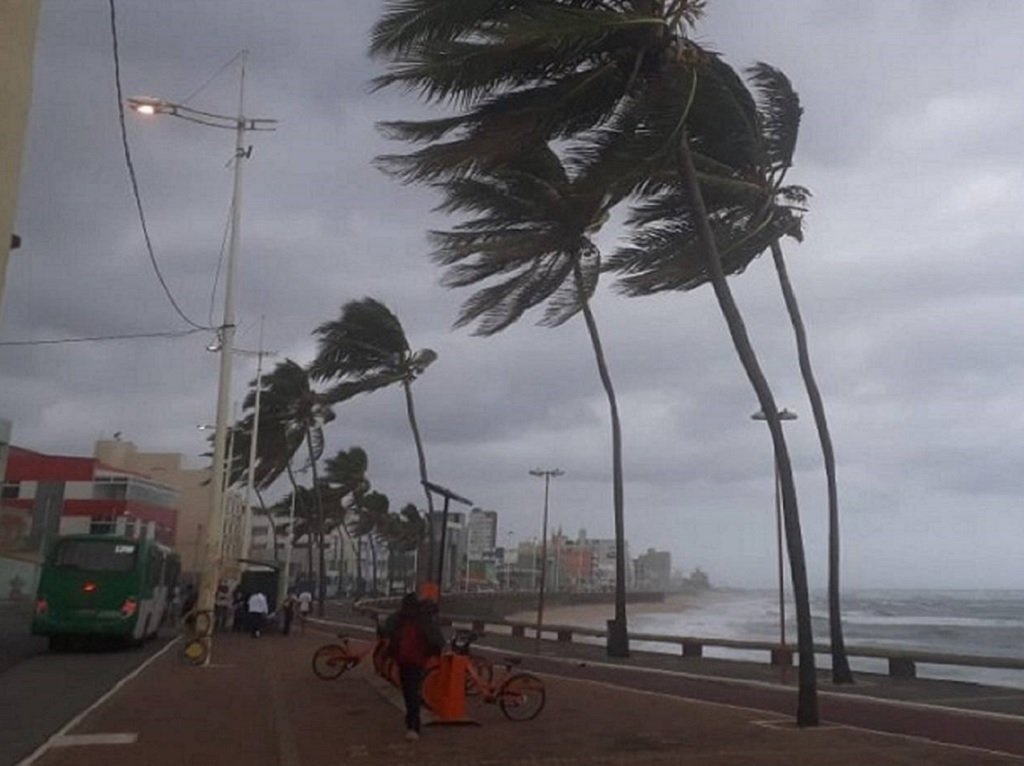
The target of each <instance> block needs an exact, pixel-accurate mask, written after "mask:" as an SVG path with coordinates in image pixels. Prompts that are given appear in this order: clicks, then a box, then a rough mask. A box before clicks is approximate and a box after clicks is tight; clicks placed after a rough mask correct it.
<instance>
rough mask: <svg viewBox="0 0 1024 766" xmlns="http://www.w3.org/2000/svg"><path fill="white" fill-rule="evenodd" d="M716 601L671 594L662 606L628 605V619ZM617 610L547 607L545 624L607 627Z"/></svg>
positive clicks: (519, 616)
mask: <svg viewBox="0 0 1024 766" xmlns="http://www.w3.org/2000/svg"><path fill="white" fill-rule="evenodd" d="M714 598H715V593H714V591H704V592H703V593H672V594H669V595H667V596H666V597H665V600H664V601H662V602H660V603H647V604H629V605H627V607H626V613H627V615H628V616H630V617H633V616H635V615H641V614H666V613H678V612H685V611H686V610H687V609H692V608H694V607H695V606H697V605H699V604H706V603H708V602H709V601H711V600H713V599H714ZM614 610H615V606H614V604H612V603H611V602H610V601H609V602H608V603H607V604H582V605H579V606H560V607H545V609H544V622H545V623H547V624H549V625H577V626H579V627H597V628H601V627H604V622H605V620H609V619H611V618H612V617H613V616H614ZM536 618H537V611H536V610H535V609H530V610H528V611H523V612H516V613H515V614H511V615H508V619H510V620H522V621H524V622H525V621H528V620H535V619H536Z"/></svg>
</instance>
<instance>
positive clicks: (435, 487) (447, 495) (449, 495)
mask: <svg viewBox="0 0 1024 766" xmlns="http://www.w3.org/2000/svg"><path fill="white" fill-rule="evenodd" d="M422 484H423V486H424V487H426V488H427V491H428V492H432V493H434V494H437V495H441V497H443V498H444V509H443V510H442V511H441V550H440V552H439V555H438V562H437V583H436V585H437V592H436V594H432V593H430V592H429V591H430V589H429V588H428V596H430V595H434V596H436V603H437V605H438V607H440V606H441V590H442V589H443V588H444V554H445V550H444V549H445V544H446V540H447V538H448V505H449V503H450V502H451V501H452V500H454V501H455V502H457V503H462V504H463V505H468V506H471V507H472V505H473V501H472V500H467V499H466V498H464V497H461V496H460V495H456V494H455V493H454V492H452V491H451V490H450V489H448V488H447V487H442V486H441V485H440V484H434V483H433V482H430V481H424V482H422ZM431 523H433V520H431ZM432 575H433V573H432V572H431V573H428V575H427V576H428V577H430V576H432Z"/></svg>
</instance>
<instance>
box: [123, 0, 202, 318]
mask: <svg viewBox="0 0 1024 766" xmlns="http://www.w3.org/2000/svg"><path fill="white" fill-rule="evenodd" d="M109 2H110V32H111V35H112V37H113V42H114V83H115V85H116V88H117V114H118V120H119V121H120V124H121V143H122V145H123V147H124V159H125V165H126V166H127V168H128V178H129V179H130V180H131V186H132V194H133V196H134V197H135V207H136V208H137V209H138V211H139V222H140V223H141V225H142V235H143V238H144V239H145V241H146V252H147V253H148V254H149V262H150V263H151V264H152V265H153V271H154V272H156V278H157V279H158V280H159V281H160V286H161V287H162V288H163V291H164V294H165V295H166V296H167V300H169V301H170V303H171V306H173V307H174V310H175V312H177V314H178V316H179V317H181V318H182V319H183V320H184V321H185V323H186V324H188V325H190V326H192V327H194V328H195V329H196V330H214V329H216V328H215V327H208V326H206V325H201V324H199V323H198V322H194V321H193V320H192V319H191V318H190V317H189V316H188V315H187V314H186V313H185V312H184V311H182V309H181V306H179V305H178V302H177V301H176V300H175V299H174V295H173V294H172V293H171V289H170V287H168V285H167V281H166V280H165V279H164V275H163V273H162V272H161V271H160V265H159V264H158V263H157V260H156V254H155V253H154V252H153V242H152V240H151V239H150V236H149V227H148V226H147V225H146V214H145V211H144V210H143V208H142V196H141V195H140V193H139V182H138V180H137V179H136V177H135V165H134V164H133V163H132V153H131V149H130V148H129V147H128V128H127V126H126V125H125V119H124V93H123V92H122V90H121V58H120V55H119V53H118V44H117V10H116V8H115V6H114V0H109Z"/></svg>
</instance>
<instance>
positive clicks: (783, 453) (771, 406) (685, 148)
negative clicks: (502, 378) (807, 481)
mask: <svg viewBox="0 0 1024 766" xmlns="http://www.w3.org/2000/svg"><path fill="white" fill-rule="evenodd" d="M679 172H680V176H681V177H682V179H683V182H684V183H685V184H686V191H687V195H688V196H689V198H690V204H691V205H692V207H693V211H694V219H695V223H696V224H697V236H698V238H699V239H700V243H701V246H702V250H703V251H704V258H705V261H706V265H707V270H708V275H709V276H710V278H711V285H712V287H713V288H714V291H715V298H716V299H717V300H718V305H719V308H720V309H721V310H722V315H723V316H724V318H725V322H726V324H727V325H728V327H729V334H730V335H731V336H732V342H733V345H734V346H735V347H736V353H737V354H738V355H739V358H740V363H741V364H742V365H743V369H744V371H745V372H746V374H747V378H749V380H750V384H751V385H752V386H753V388H754V392H755V393H756V394H757V400H758V403H759V404H760V405H761V411H762V412H763V413H764V414H765V417H766V418H767V423H768V430H769V431H770V432H771V437H772V445H773V447H774V450H775V464H776V466H778V472H779V486H780V488H781V492H782V515H783V521H784V524H785V527H786V548H787V551H788V553H789V566H790V574H791V577H792V581H793V596H794V599H795V601H796V631H797V649H798V652H799V655H800V674H799V679H800V689H799V696H798V700H797V713H796V720H797V724H798V725H799V726H817V725H818V690H817V679H816V676H815V669H814V637H813V634H812V631H811V602H810V596H809V594H808V591H807V564H806V561H805V560H804V545H803V537H802V534H801V531H800V515H799V512H798V510H797V499H796V484H795V483H794V481H793V467H792V464H791V463H790V460H789V451H788V450H787V449H786V439H785V436H784V435H783V433H782V423H781V422H780V421H779V417H778V409H777V407H776V404H775V397H773V396H772V392H771V388H769V386H768V381H767V379H766V378H765V376H764V373H763V372H762V371H761V366H760V364H759V363H758V361H757V356H756V354H755V353H754V349H753V346H752V345H751V343H750V338H749V337H748V335H747V329H746V327H745V325H744V324H743V317H742V316H741V315H740V312H739V308H738V307H737V306H736V301H735V300H734V299H733V296H732V290H731V289H730V288H729V283H728V282H727V280H726V278H725V272H724V271H723V270H722V263H721V260H720V257H719V254H718V246H717V244H716V243H715V237H714V234H713V233H712V231H711V225H710V224H709V222H708V213H707V208H706V206H705V205H704V198H703V196H702V194H701V191H700V184H699V182H698V181H697V171H696V168H695V167H694V165H693V156H692V155H691V154H690V146H689V136H688V134H687V131H686V130H685V128H684V129H683V131H682V140H681V142H680V163H679Z"/></svg>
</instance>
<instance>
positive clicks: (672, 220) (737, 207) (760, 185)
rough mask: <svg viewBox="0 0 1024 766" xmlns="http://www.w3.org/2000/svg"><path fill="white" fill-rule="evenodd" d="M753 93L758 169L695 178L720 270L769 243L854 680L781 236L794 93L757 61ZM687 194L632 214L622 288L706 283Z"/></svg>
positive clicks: (833, 608) (829, 462)
mask: <svg viewBox="0 0 1024 766" xmlns="http://www.w3.org/2000/svg"><path fill="white" fill-rule="evenodd" d="M748 74H749V75H750V77H751V81H752V83H753V85H754V87H755V90H756V92H757V96H758V98H757V121H756V124H755V126H754V127H755V128H756V133H755V134H754V138H756V141H757V147H758V157H759V161H758V165H757V168H756V170H757V173H756V176H751V175H749V174H744V175H743V176H742V177H737V176H736V174H735V172H734V170H733V169H731V168H723V167H718V168H714V172H713V173H705V174H704V175H703V176H702V177H701V184H700V185H701V190H702V194H703V196H704V201H705V203H706V205H707V207H708V209H709V211H710V212H709V216H708V217H709V222H710V225H711V228H712V231H713V234H714V239H715V241H716V242H717V244H718V247H719V251H720V255H721V260H722V263H723V268H724V270H725V271H726V272H727V273H729V274H736V273H739V272H741V271H742V270H743V269H745V268H746V267H747V265H749V263H750V262H751V261H752V260H753V259H754V258H756V257H757V256H758V255H760V254H761V253H763V252H764V251H765V250H771V252H772V257H773V260H774V263H775V267H776V272H777V274H778V278H779V283H780V286H781V289H782V293H783V297H784V300H785V304H786V308H787V311H788V313H789V317H790V322H791V324H792V326H793V330H794V334H795V337H796V345H797V354H798V359H799V365H800V371H801V374H802V376H803V380H804V385H805V387H806V389H807V393H808V398H809V399H810V403H811V409H812V411H813V414H814V420H815V424H816V427H817V431H818V436H819V441H820V443H821V450H822V456H823V460H824V465H825V474H826V481H827V487H828V509H829V624H830V635H831V653H832V678H833V681H834V682H835V683H852V682H853V675H852V673H851V672H850V666H849V661H848V660H847V656H846V649H845V646H844V642H843V635H842V621H841V612H840V599H839V525H838V497H837V491H836V479H835V458H834V452H833V448H832V440H831V435H830V433H829V429H828V421H827V419H826V416H825V409H824V404H823V402H822V398H821V394H820V391H819V389H818V386H817V382H816V381H815V378H814V373H813V369H812V367H811V361H810V353H809V350H808V345H807V333H806V330H805V328H804V325H803V320H802V319H801V316H800V310H799V306H798V304H797V301H796V296H795V293H794V291H793V288H792V284H791V282H790V280H789V276H788V273H787V269H786V264H785V260H784V258H783V253H782V246H781V243H780V240H781V238H782V237H783V236H790V237H793V238H794V239H796V240H800V239H802V231H801V223H802V219H801V213H802V212H803V209H804V205H805V204H806V201H807V199H808V198H809V196H810V194H809V192H808V191H807V190H806V189H804V188H803V187H800V186H794V185H785V184H784V181H785V177H786V174H787V172H788V170H789V168H790V167H791V166H792V163H793V153H794V150H795V148H796V139H797V134H798V131H799V126H800V117H801V114H802V108H801V106H800V99H799V96H798V95H797V94H796V92H795V91H794V90H793V87H792V85H791V83H790V81H789V79H788V78H787V77H786V76H785V74H783V73H782V72H781V71H780V70H778V69H776V68H774V67H771V66H769V65H768V64H764V63H759V64H757V65H756V66H754V67H751V68H750V69H749V70H748ZM689 205H690V199H689V196H688V192H687V190H686V189H685V188H684V187H683V183H682V180H681V179H680V178H678V177H677V178H674V179H670V180H666V181H665V182H663V183H662V184H661V185H660V187H659V189H658V191H657V192H656V193H655V194H653V195H651V196H649V197H648V198H646V199H645V200H644V202H643V203H642V204H640V205H638V206H637V207H636V208H635V209H634V210H633V212H632V215H631V217H630V219H629V224H630V225H631V226H632V227H633V237H632V239H633V241H632V243H631V244H630V246H628V247H625V248H622V249H620V250H619V251H618V252H617V253H615V254H613V255H612V257H611V258H609V259H608V261H607V264H606V266H607V268H608V269H609V270H611V271H617V272H619V273H620V274H622V277H621V279H620V282H619V286H620V288H621V290H622V291H623V292H624V293H626V294H627V295H650V294H654V293H657V292H662V291H665V290H691V289H694V288H696V287H699V286H700V285H703V284H706V283H707V282H708V281H709V279H710V275H709V273H708V270H707V268H706V261H705V259H704V257H703V255H702V246H701V243H700V241H699V238H698V236H697V228H696V226H694V225H693V212H692V210H689V209H688V206H689Z"/></svg>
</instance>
